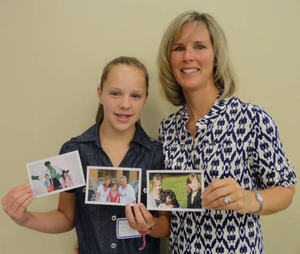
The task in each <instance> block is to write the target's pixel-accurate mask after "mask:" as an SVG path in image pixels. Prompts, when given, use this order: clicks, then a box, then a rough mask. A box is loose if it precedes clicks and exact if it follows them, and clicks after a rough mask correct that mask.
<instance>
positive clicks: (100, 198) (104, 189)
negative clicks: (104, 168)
mask: <svg viewBox="0 0 300 254" xmlns="http://www.w3.org/2000/svg"><path fill="white" fill-rule="evenodd" d="M111 182H112V177H111V176H110V175H107V176H106V177H105V184H104V185H99V187H98V189H97V194H96V198H95V201H96V202H107V200H108V194H109V192H110V191H111Z"/></svg>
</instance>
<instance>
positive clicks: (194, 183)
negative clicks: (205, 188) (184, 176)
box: [189, 178, 200, 191]
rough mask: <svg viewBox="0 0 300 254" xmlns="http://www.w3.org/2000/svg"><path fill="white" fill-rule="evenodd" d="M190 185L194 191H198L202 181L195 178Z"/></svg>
mask: <svg viewBox="0 0 300 254" xmlns="http://www.w3.org/2000/svg"><path fill="white" fill-rule="evenodd" d="M189 187H190V189H191V190H192V191H198V190H199V189H200V183H199V182H198V180H197V179H196V178H195V179H194V180H193V181H192V182H191V183H189Z"/></svg>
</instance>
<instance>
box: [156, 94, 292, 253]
mask: <svg viewBox="0 0 300 254" xmlns="http://www.w3.org/2000/svg"><path fill="white" fill-rule="evenodd" d="M188 119H189V115H188V112H187V108H186V106H184V107H183V108H182V109H180V110H179V111H178V112H176V113H175V114H172V115H170V116H169V117H167V118H165V119H164V120H163V121H162V123H161V125H160V133H159V135H160V137H159V138H160V141H162V142H163V150H164V155H165V166H166V169H172V170H193V169H201V170H204V182H205V187H207V186H208V185H209V183H211V182H212V181H213V180H216V179H222V178H228V177H232V178H234V179H235V180H236V181H237V182H238V183H239V184H240V185H241V186H242V187H243V188H244V189H245V190H253V189H261V190H263V189H266V188H269V187H272V186H284V187H290V186H292V185H294V184H296V182H297V180H296V175H295V172H294V169H293V166H292V164H291V163H290V161H289V159H288V158H287V157H286V156H285V154H284V151H283V148H282V144H281V142H280V139H279V135H278V131H277V127H276V125H275V123H274V121H273V120H272V118H271V117H270V116H269V115H268V114H267V113H266V112H265V111H264V110H263V109H262V108H260V107H258V106H255V105H252V104H249V103H246V102H244V101H242V100H240V99H238V98H236V97H231V98H227V99H225V100H223V101H221V102H218V101H216V102H215V104H214V106H213V108H212V109H211V111H210V112H209V113H208V114H207V115H206V116H204V117H203V118H201V119H200V120H199V121H198V122H197V123H196V130H197V133H196V136H195V141H194V142H195V144H194V148H193V138H192V135H191V133H190V132H189V131H188V130H187V129H186V123H187V121H188ZM169 245H170V246H169V247H170V252H171V253H172V254H183V253H184V254H188V253H193V254H195V253H201V254H202V253H205V254H208V253H211V254H216V253H226V254H227V253H234V254H237V253H252V254H261V253H265V251H264V243H263V238H262V231H261V225H260V220H259V216H258V215H252V214H244V215H243V214H238V213H237V212H235V211H218V210H212V209H210V210H206V211H205V212H175V213H173V216H172V220H171V231H170V240H169Z"/></svg>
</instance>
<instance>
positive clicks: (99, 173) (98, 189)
mask: <svg viewBox="0 0 300 254" xmlns="http://www.w3.org/2000/svg"><path fill="white" fill-rule="evenodd" d="M140 184H141V169H140V168H114V167H93V166H88V167H87V181H86V190H87V191H86V193H85V203H86V204H93V205H117V206H125V205H126V204H131V205H132V206H133V205H135V204H138V203H140V200H141V192H140V189H141V186H140Z"/></svg>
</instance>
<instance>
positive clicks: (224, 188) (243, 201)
mask: <svg viewBox="0 0 300 254" xmlns="http://www.w3.org/2000/svg"><path fill="white" fill-rule="evenodd" d="M225 197H228V198H229V200H230V201H229V202H228V204H226V202H225ZM201 199H202V206H203V208H204V209H215V210H235V211H236V212H238V213H240V214H245V213H253V212H255V211H257V210H258V208H259V204H258V202H255V201H256V198H255V193H254V192H253V191H248V190H244V189H243V188H242V187H241V186H240V185H239V184H238V183H237V182H236V181H235V180H234V179H233V178H225V179H219V180H215V181H213V182H211V183H210V184H209V185H208V187H207V188H206V189H205V190H204V192H203V193H202V195H201ZM256 208H257V209H256ZM255 209H256V210H255Z"/></svg>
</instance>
